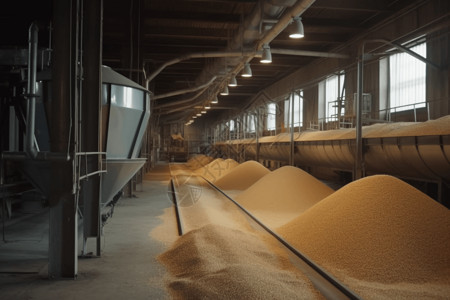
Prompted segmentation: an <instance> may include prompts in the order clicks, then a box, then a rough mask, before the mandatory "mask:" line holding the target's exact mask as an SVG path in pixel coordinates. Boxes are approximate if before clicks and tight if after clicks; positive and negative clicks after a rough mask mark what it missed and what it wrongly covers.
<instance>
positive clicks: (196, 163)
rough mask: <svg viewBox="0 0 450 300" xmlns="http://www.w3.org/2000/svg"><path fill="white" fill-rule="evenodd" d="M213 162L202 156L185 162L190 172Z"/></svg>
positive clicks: (208, 157)
mask: <svg viewBox="0 0 450 300" xmlns="http://www.w3.org/2000/svg"><path fill="white" fill-rule="evenodd" d="M212 160H213V158H212V157H210V156H206V155H204V154H199V155H196V156H194V157H192V158H190V159H189V160H188V161H187V162H186V166H187V167H188V168H190V169H192V170H196V169H198V168H201V167H203V166H206V165H207V164H209V163H210V162H211V161H212Z"/></svg>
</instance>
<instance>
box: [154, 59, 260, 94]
mask: <svg viewBox="0 0 450 300" xmlns="http://www.w3.org/2000/svg"><path fill="white" fill-rule="evenodd" d="M248 55H254V52H247V53H246V52H243V51H219V52H198V53H190V54H187V55H183V56H179V57H177V58H174V59H172V60H169V61H166V62H165V63H164V64H162V65H161V66H160V67H159V68H158V69H156V70H155V71H154V72H153V73H151V74H150V75H149V76H148V77H147V78H146V79H145V88H146V89H148V85H149V83H150V81H152V80H153V79H154V78H155V77H156V76H157V75H158V74H159V73H161V72H162V71H163V70H164V69H165V68H167V67H168V66H171V65H174V64H177V63H179V62H182V61H184V60H188V59H192V58H215V57H216V58H217V57H241V56H248Z"/></svg>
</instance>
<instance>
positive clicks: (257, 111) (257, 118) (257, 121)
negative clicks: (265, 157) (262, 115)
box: [255, 108, 259, 162]
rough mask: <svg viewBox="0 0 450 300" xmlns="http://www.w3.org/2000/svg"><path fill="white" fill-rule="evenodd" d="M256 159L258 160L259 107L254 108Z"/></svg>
mask: <svg viewBox="0 0 450 300" xmlns="http://www.w3.org/2000/svg"><path fill="white" fill-rule="evenodd" d="M255 127H256V128H255V134H256V159H255V160H256V161H257V162H259V108H258V109H257V110H256V126H255Z"/></svg>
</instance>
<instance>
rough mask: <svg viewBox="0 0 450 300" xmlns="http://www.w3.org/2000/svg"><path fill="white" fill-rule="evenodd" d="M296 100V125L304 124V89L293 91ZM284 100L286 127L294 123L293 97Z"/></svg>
mask: <svg viewBox="0 0 450 300" xmlns="http://www.w3.org/2000/svg"><path fill="white" fill-rule="evenodd" d="M292 98H293V99H294V100H293V101H294V118H293V119H294V127H301V126H303V91H302V90H300V91H296V92H294V93H293V97H292ZM292 98H289V99H288V100H285V101H284V126H285V127H286V128H288V127H291V125H292V113H291V110H292V106H291V99H292Z"/></svg>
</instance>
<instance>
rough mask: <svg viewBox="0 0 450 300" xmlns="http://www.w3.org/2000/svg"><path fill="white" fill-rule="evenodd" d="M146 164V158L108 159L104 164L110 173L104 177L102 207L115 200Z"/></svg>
mask: <svg viewBox="0 0 450 300" xmlns="http://www.w3.org/2000/svg"><path fill="white" fill-rule="evenodd" d="M144 163H145V158H144V159H140V158H136V159H108V160H107V161H106V162H104V164H106V165H107V170H108V171H107V173H104V174H103V176H102V206H105V205H107V204H108V203H109V202H110V201H111V200H112V199H113V197H114V196H115V195H116V194H117V193H118V192H119V191H120V190H121V189H122V188H123V187H124V185H125V184H126V183H127V182H128V181H130V179H131V178H132V177H133V176H134V174H136V172H137V171H138V170H139V169H140V168H142V166H143V165H144Z"/></svg>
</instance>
